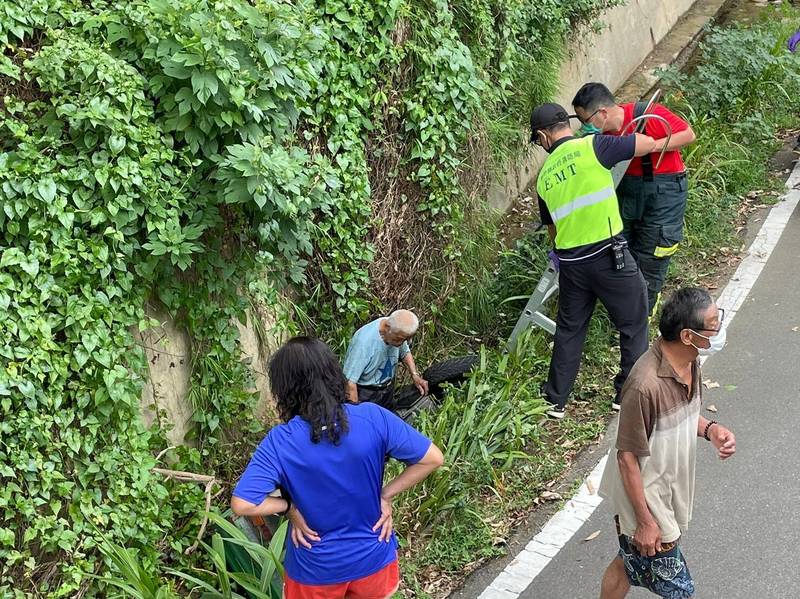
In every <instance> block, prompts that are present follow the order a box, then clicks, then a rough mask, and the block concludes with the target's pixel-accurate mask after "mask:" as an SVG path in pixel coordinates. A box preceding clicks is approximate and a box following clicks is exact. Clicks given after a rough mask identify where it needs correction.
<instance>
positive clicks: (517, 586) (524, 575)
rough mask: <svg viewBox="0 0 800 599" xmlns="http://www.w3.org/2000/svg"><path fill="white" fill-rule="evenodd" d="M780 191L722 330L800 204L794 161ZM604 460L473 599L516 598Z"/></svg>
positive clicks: (560, 537)
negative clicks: (476, 598) (779, 196)
mask: <svg viewBox="0 0 800 599" xmlns="http://www.w3.org/2000/svg"><path fill="white" fill-rule="evenodd" d="M786 187H787V191H786V193H785V194H784V196H783V197H782V198H781V200H780V201H779V202H778V203H777V204H776V205H775V206H774V207H773V208H772V209H771V210H770V211H769V215H768V216H767V218H766V220H765V221H764V223H763V224H762V225H761V229H760V230H759V232H758V234H757V235H756V237H755V239H754V240H753V243H752V244H751V245H750V247H749V248H748V250H747V254H746V255H745V257H744V258H743V259H742V261H741V263H740V264H739V267H738V268H737V269H736V272H735V273H734V275H733V277H732V278H731V280H730V281H729V282H728V284H727V285H726V286H725V289H723V290H722V293H721V294H720V296H719V298H718V299H717V305H718V306H720V307H721V308H724V309H725V322H726V325H729V324H730V323H731V321H732V320H733V318H734V316H736V313H737V312H738V311H739V309H740V308H741V307H742V304H743V303H744V300H745V299H746V298H747V295H748V294H749V293H750V290H751V289H752V288H753V285H754V284H755V282H756V280H757V279H758V277H759V275H760V274H761V271H762V270H763V269H764V265H765V264H766V263H767V260H768V259H769V257H770V255H771V254H772V250H774V249H775V246H776V245H778V240H779V239H780V237H781V234H782V233H783V231H784V229H785V228H786V224H787V223H788V222H789V219H790V218H791V216H792V213H793V212H794V209H795V207H796V206H797V204H798V203H800V161H798V162H797V164H795V167H794V170H793V171H792V174H791V175H790V176H789V179H788V180H787V181H786ZM703 361H705V359H703ZM607 458H608V456H607V455H606V456H603V458H602V459H601V460H600V462H599V463H598V464H597V466H595V468H594V470H592V472H591V474H589V476H588V477H587V478H586V480H585V481H584V482H583V484H582V485H581V487H580V490H579V491H578V493H577V494H576V495H575V497H573V498H572V499H570V500H569V501H567V503H566V504H565V505H564V507H563V508H562V509H561V510H560V511H558V512H557V513H556V514H555V515H554V516H553V517H552V518H550V520H548V522H547V524H545V525H544V528H542V531H541V532H540V533H539V534H538V535H536V536H535V537H533V539H532V540H531V541H530V542H529V543H528V544H527V545H526V546H525V548H524V549H523V550H522V551H520V552H519V554H517V556H516V557H515V558H514V559H513V560H511V562H510V563H509V564H508V565H507V566H506V567H505V569H504V570H503V571H502V572H501V573H500V574H498V575H497V577H496V578H495V579H494V580H493V581H492V582H491V584H489V586H488V587H486V589H485V590H484V591H483V592H482V593H481V594H480V596H479V597H478V599H517V597H519V596H520V594H521V593H522V592H523V591H524V590H525V589H527V588H528V587H529V586H530V584H531V583H532V582H533V580H534V579H535V578H536V577H537V576H538V575H539V573H540V572H541V571H542V570H544V569H545V567H546V566H547V564H549V563H550V561H551V560H552V559H553V558H554V557H555V556H556V555H557V554H558V552H559V551H560V550H561V548H562V547H564V546H565V545H566V544H567V542H568V541H569V540H570V539H571V538H572V537H573V536H575V533H576V532H578V530H580V528H581V526H583V524H584V523H585V522H586V521H587V520H588V519H589V517H590V516H591V515H592V513H593V512H594V510H595V509H596V508H597V506H598V505H600V503H601V502H602V501H603V500H602V498H601V497H600V496H599V495H597V488H598V487H599V486H600V478H601V477H602V476H603V469H604V468H605V465H606V459H607Z"/></svg>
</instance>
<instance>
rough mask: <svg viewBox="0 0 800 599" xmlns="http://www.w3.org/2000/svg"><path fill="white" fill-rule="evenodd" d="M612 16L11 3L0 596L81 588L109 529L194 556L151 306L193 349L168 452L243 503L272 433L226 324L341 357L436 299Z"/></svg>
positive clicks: (3, 216)
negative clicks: (189, 431)
mask: <svg viewBox="0 0 800 599" xmlns="http://www.w3.org/2000/svg"><path fill="white" fill-rule="evenodd" d="M617 3H619V0H536V1H534V0H505V1H501V0H454V1H452V2H445V1H442V0H431V1H428V0H347V1H345V0H295V1H292V2H289V1H281V0H250V1H246V0H217V1H213V2H212V1H210V0H125V1H121V0H105V1H89V2H86V1H80V0H30V1H27V2H22V1H21V0H5V1H4V2H2V3H1V4H0V44H2V48H1V49H2V54H0V206H1V207H2V210H0V309H1V310H2V311H3V316H4V317H3V319H2V322H1V323H0V356H2V362H0V564H2V565H1V566H0V591H1V592H3V593H17V594H25V593H29V592H33V590H34V589H35V590H36V591H37V592H38V593H40V594H42V595H47V596H53V597H59V596H60V597H66V596H73V595H75V594H77V593H79V592H82V591H84V590H86V589H89V588H90V587H91V585H92V582H91V580H92V579H91V578H89V577H88V576H87V574H88V573H92V572H98V571H100V570H101V569H102V565H101V564H100V563H99V558H98V556H97V552H96V544H97V539H98V538H99V533H100V531H102V532H103V533H104V534H106V535H108V536H110V537H111V538H112V539H116V540H118V541H120V542H124V543H125V544H127V545H128V546H131V547H137V548H139V549H140V550H141V555H142V556H143V558H144V559H145V561H148V560H149V561H152V560H154V559H155V557H156V555H157V554H159V553H160V554H162V555H164V556H166V557H168V558H169V559H172V560H174V561H181V560H183V559H186V558H184V557H182V552H183V550H184V549H185V548H186V547H187V546H188V545H189V544H191V542H192V541H193V536H194V534H195V533H196V528H197V525H198V522H199V512H200V511H201V509H202V507H201V506H202V499H201V493H200V490H199V489H195V488H193V487H192V486H190V485H173V484H170V483H167V482H166V481H164V480H162V479H161V478H160V477H159V476H158V475H156V474H154V473H152V471H151V468H152V467H153V466H154V465H155V464H156V460H155V458H154V456H156V455H158V454H159V453H160V452H161V450H162V449H164V448H165V447H166V444H167V443H166V440H165V437H164V431H163V430H158V429H157V428H155V429H146V428H145V427H144V425H143V424H142V421H141V419H140V418H139V401H140V397H141V395H142V388H143V384H144V377H145V375H146V372H147V364H146V361H145V353H144V348H143V347H141V343H140V338H139V337H137V336H136V335H135V332H136V331H137V330H138V331H142V330H147V329H148V328H152V327H154V326H158V325H159V323H158V322H155V321H153V320H152V319H150V318H149V317H147V316H146V311H145V305H146V303H147V302H148V301H152V302H157V303H159V304H160V305H163V306H164V307H165V309H166V310H167V311H168V312H169V313H170V315H171V317H172V318H174V319H176V321H177V322H179V323H181V325H182V326H185V327H186V329H187V330H188V331H189V334H190V337H191V345H192V347H191V366H192V375H191V380H190V391H189V401H190V402H191V406H192V409H193V411H194V417H193V420H194V423H193V424H194V447H193V448H192V449H188V448H179V449H177V450H173V451H171V452H170V453H169V454H168V455H167V456H166V457H167V458H169V459H170V460H171V463H172V464H174V465H175V467H180V468H185V469H196V470H202V471H203V472H206V473H209V472H212V471H213V472H215V473H216V474H217V475H218V476H220V477H221V478H222V479H223V480H227V479H229V478H230V477H231V476H234V475H235V472H236V470H237V469H238V468H239V467H240V466H241V461H242V456H245V455H247V453H248V449H246V448H248V447H250V443H251V442H252V438H250V437H248V436H247V433H248V432H255V431H257V430H258V429H259V428H260V427H259V423H258V421H257V420H256V419H255V418H254V416H253V407H254V402H255V397H254V394H253V393H252V391H251V389H252V380H251V375H250V371H249V370H248V368H247V367H246V365H245V364H243V363H242V360H241V350H240V347H239V339H238V329H237V327H235V326H232V324H231V323H232V322H233V321H235V320H239V321H243V320H244V319H245V314H246V310H247V309H248V308H249V309H251V310H253V309H254V310H263V309H267V310H268V311H269V312H270V313H272V314H273V315H277V317H278V320H279V321H280V322H281V323H282V324H281V325H280V326H282V327H284V328H286V329H288V330H290V331H291V330H296V329H311V330H315V331H316V332H317V333H318V334H322V335H324V336H326V337H328V338H331V339H343V338H346V336H347V334H348V332H349V331H351V330H352V328H353V327H354V326H355V325H356V324H357V323H359V322H361V321H363V320H364V319H365V318H366V317H367V316H368V315H369V314H370V313H371V312H373V311H374V310H376V309H378V308H379V307H380V306H382V305H392V306H394V305H398V304H399V303H401V302H404V301H406V300H409V299H411V298H415V297H419V294H420V291H419V290H420V289H424V290H425V293H427V296H428V297H429V298H434V299H433V301H434V303H435V301H436V298H437V290H440V289H443V288H444V287H445V286H446V282H447V281H448V280H452V279H454V278H458V277H459V276H462V275H463V269H464V267H463V264H462V263H461V262H460V256H461V255H462V253H463V251H464V247H465V246H466V245H467V244H468V243H469V240H470V236H471V235H472V234H473V232H474V231H475V230H476V227H477V228H480V227H485V226H486V223H487V222H489V221H488V220H487V219H486V218H485V202H484V196H485V191H486V187H487V184H488V181H489V179H490V177H491V173H492V171H493V170H494V169H499V168H502V164H503V163H504V160H505V159H506V158H507V157H508V156H509V155H512V154H514V153H516V152H518V151H519V149H520V136H519V128H520V125H521V124H522V123H524V120H525V118H526V116H527V113H528V110H529V108H530V106H531V104H532V103H533V102H535V101H540V100H543V99H545V98H546V97H548V96H549V95H550V94H551V93H552V91H553V86H554V85H555V73H556V72H557V68H558V63H559V60H560V59H561V58H562V56H561V53H560V48H561V47H562V44H563V40H564V38H565V36H566V34H567V33H568V32H569V30H570V27H571V26H572V25H573V24H574V23H576V22H578V21H586V20H591V19H593V18H594V17H595V16H597V15H598V14H600V12H601V11H602V10H603V9H604V8H606V7H607V6H608V5H611V4H617ZM398 264H399V265H402V266H403V267H402V268H399V269H398V268H397V265H398ZM262 333H263V334H267V333H268V331H262ZM233 431H235V432H233ZM91 592H94V591H91Z"/></svg>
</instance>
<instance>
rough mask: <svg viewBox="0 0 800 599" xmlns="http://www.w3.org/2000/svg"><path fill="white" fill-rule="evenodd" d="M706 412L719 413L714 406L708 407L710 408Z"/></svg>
mask: <svg viewBox="0 0 800 599" xmlns="http://www.w3.org/2000/svg"><path fill="white" fill-rule="evenodd" d="M706 410H708V411H709V412H714V413H716V412H717V406H715V405H714V404H711V405H710V406H708V407H707V408H706Z"/></svg>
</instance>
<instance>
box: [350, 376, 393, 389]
mask: <svg viewBox="0 0 800 599" xmlns="http://www.w3.org/2000/svg"><path fill="white" fill-rule="evenodd" d="M392 382H393V380H392V379H389V380H388V381H386V382H385V383H381V384H380V385H362V384H361V383H356V387H360V388H361V389H367V390H368V391H382V390H383V389H388V388H389V387H390V386H391V384H392Z"/></svg>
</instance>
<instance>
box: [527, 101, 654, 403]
mask: <svg viewBox="0 0 800 599" xmlns="http://www.w3.org/2000/svg"><path fill="white" fill-rule="evenodd" d="M569 118H570V117H569V115H568V114H567V112H566V110H564V108H562V107H561V106H559V105H558V104H543V105H541V106H538V107H537V108H536V109H534V111H533V113H532V114H531V141H532V142H534V143H536V144H538V145H540V146H541V147H542V148H544V149H545V151H547V152H548V153H549V154H550V156H548V158H547V160H546V161H545V163H544V165H543V166H542V169H541V171H539V177H538V180H537V183H536V191H537V193H538V195H539V211H540V213H541V218H542V223H544V224H546V225H548V230H549V232H550V238H551V240H553V241H554V243H555V254H556V260H555V261H556V262H557V263H558V268H559V275H558V284H559V298H558V316H557V318H556V334H555V340H554V345H553V355H552V358H551V360H550V372H549V375H548V379H547V382H546V383H545V384H544V387H543V392H544V394H545V396H546V398H547V401H548V402H550V404H551V406H552V407H551V409H550V411H549V412H548V414H549V415H550V416H551V417H553V418H563V417H564V407H565V405H566V402H567V399H568V397H569V394H570V392H571V391H572V386H573V384H574V383H575V377H576V376H577V374H578V367H579V366H580V361H581V354H582V353H583V345H584V342H585V340H586V332H587V330H588V328H589V320H590V319H591V316H592V312H593V311H594V306H595V303H596V301H597V299H599V300H600V301H601V302H602V303H603V305H604V306H605V307H606V309H607V310H608V313H609V315H610V316H611V320H612V321H613V323H614V326H615V327H616V328H617V330H618V331H619V338H620V371H619V374H617V376H616V378H615V379H614V388H615V390H616V398H615V400H614V403H615V405H618V404H619V392H620V390H621V389H622V385H623V384H624V383H625V378H626V377H627V376H628V373H629V372H630V369H631V368H632V367H633V364H634V363H635V362H636V360H637V359H638V358H639V356H641V355H642V354H643V353H644V352H645V351H646V350H647V289H646V286H645V283H644V279H643V278H642V275H641V273H640V272H639V269H638V267H637V266H636V262H635V261H634V259H633V256H631V254H630V252H629V251H628V248H627V247H626V246H627V244H626V243H625V239H624V238H623V237H622V236H621V233H622V220H621V219H620V216H619V207H618V203H617V196H616V194H615V193H614V183H613V180H612V177H611V172H610V170H609V169H610V168H611V167H613V166H614V165H615V164H616V163H618V162H621V161H623V160H628V159H630V158H631V157H633V156H642V155H644V154H647V153H649V152H652V151H653V150H654V149H655V147H656V142H655V140H653V138H651V137H647V136H645V135H639V134H634V135H626V136H624V137H615V136H612V135H590V136H587V137H582V138H576V137H574V136H573V133H572V130H571V129H570V125H569Z"/></svg>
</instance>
